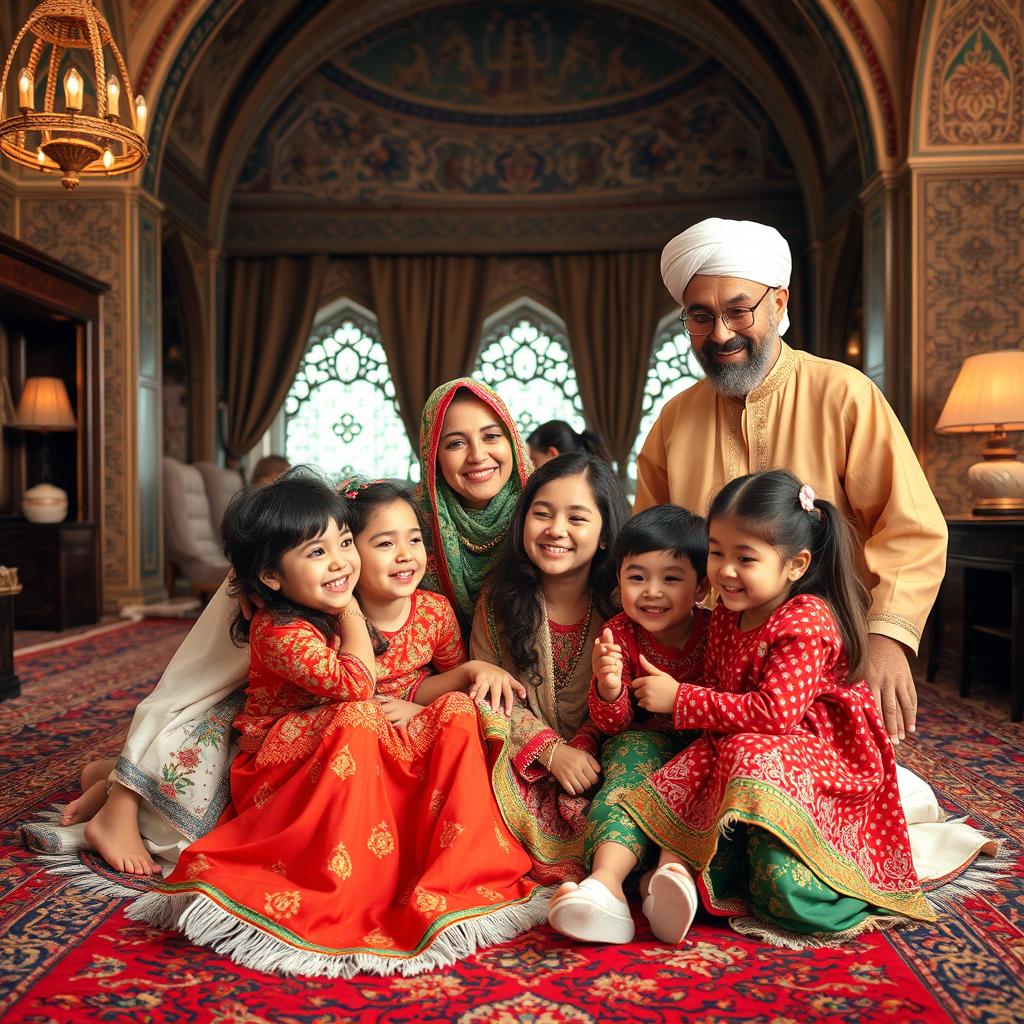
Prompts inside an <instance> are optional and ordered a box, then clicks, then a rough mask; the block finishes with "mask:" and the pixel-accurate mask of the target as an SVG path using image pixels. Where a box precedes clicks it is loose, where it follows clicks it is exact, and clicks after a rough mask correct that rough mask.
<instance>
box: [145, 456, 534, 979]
mask: <svg viewBox="0 0 1024 1024" xmlns="http://www.w3.org/2000/svg"><path fill="white" fill-rule="evenodd" d="M348 516H349V510H348V508H347V504H346V501H345V499H344V498H343V497H341V496H339V495H338V494H337V492H336V491H335V490H334V489H333V488H331V487H330V486H328V485H327V484H325V483H323V482H322V481H320V480H318V479H316V478H311V477H310V476H309V475H306V474H302V473H295V472H292V473H289V474H286V475H285V476H284V477H282V478H281V479H280V480H278V481H277V482H275V483H273V484H270V485H268V486H266V487H262V488H257V489H248V490H246V491H244V492H242V493H241V494H240V495H238V496H237V497H236V498H235V499H234V500H233V501H232V504H231V505H230V506H229V509H228V512H227V514H226V516H225V525H224V535H225V550H226V552H227V554H228V556H229V559H230V561H231V562H232V565H233V567H234V571H235V575H236V579H237V588H238V590H239V591H240V592H244V593H245V594H247V595H249V596H251V597H258V598H259V600H260V601H261V602H262V608H261V609H260V610H259V611H258V612H257V613H256V615H255V616H254V617H253V620H252V622H251V623H247V622H246V621H245V619H244V617H242V615H241V614H240V613H239V614H238V615H237V616H236V618H235V620H234V624H233V626H234V634H235V637H236V639H237V640H239V641H241V640H243V639H245V638H246V637H247V638H248V641H249V647H250V671H249V684H248V688H247V690H246V696H245V704H244V706H243V708H242V711H241V713H240V714H239V715H238V716H237V718H236V720H235V726H236V728H237V729H238V730H239V731H240V732H241V735H242V742H241V750H240V752H239V754H238V756H237V757H236V758H235V760H234V762H233V763H232V766H231V803H230V805H229V806H228V808H227V809H226V810H225V812H224V814H223V815H222V817H221V820H220V822H219V823H218V825H217V826H216V827H215V828H214V829H213V831H211V832H210V833H209V834H208V835H206V836H204V837H203V838H201V839H199V840H198V841H197V842H195V843H193V844H192V845H191V846H189V847H187V848H186V849H185V851H184V852H183V853H182V855H181V858H180V860H179V861H178V866H177V867H176V869H175V870H174V872H173V873H172V874H171V875H170V876H169V877H168V878H167V879H166V880H164V881H163V882H162V883H160V884H159V885H158V887H157V888H156V890H155V891H153V892H151V893H149V894H147V895H146V896H143V897H142V898H140V899H139V900H138V901H136V903H135V904H134V905H133V906H132V907H131V908H130V909H129V916H131V917H133V918H135V919H137V920H145V921H149V922H150V923H153V924H157V925H161V926H164V927H172V928H177V929H179V930H181V931H182V932H184V933H185V934H186V935H187V936H188V937H189V938H190V939H192V940H193V941H194V942H198V943H202V944H205V945H209V946H211V947H212V948H213V949H215V950H217V951H218V952H222V953H226V954H228V955H229V956H231V957H232V959H234V960H235V961H236V962H237V963H241V964H244V965H246V966H248V967H252V968H255V969H257V970H264V971H277V972H280V973H286V974H314V975H327V976H331V977H351V976H352V975H353V974H355V973H357V972H360V971H362V972H368V973H374V974H392V973H401V974H415V973H418V972H420V971H424V970H429V969H434V968H437V967H440V966H444V965H446V964H450V963H452V962H453V961H455V960H456V959H458V958H460V957H462V956H466V955H468V954H470V953H472V952H473V951H474V950H475V949H476V948H478V947H479V946H481V945H487V944H489V943H492V942H501V941H504V940H506V939H509V938H511V937H512V936H514V935H517V934H519V933H520V932H522V931H523V930H525V929H526V928H528V927H530V926H531V925H532V924H534V923H536V922H538V921H539V920H543V917H544V906H543V902H544V894H543V892H538V891H537V890H536V888H535V886H534V884H533V883H531V882H528V881H526V880H525V878H524V876H525V874H526V872H527V871H528V870H529V868H530V860H529V858H528V857H527V856H526V854H525V853H524V852H523V850H522V849H521V848H520V847H519V845H518V844H517V843H516V842H515V840H514V839H513V838H512V836H511V835H510V834H509V832H508V830H507V829H506V827H505V826H504V824H503V822H502V820H501V815H500V813H499V812H498V809H497V807H496V805H495V803H494V801H493V798H492V797H491V795H490V789H489V786H488V784H487V767H486V763H485V760H484V751H483V745H482V742H481V735H480V726H479V721H478V717H477V713H476V708H475V706H474V705H473V703H472V702H471V701H470V699H469V698H468V696H467V695H466V694H464V693H455V692H450V693H445V694H443V695H441V696H440V697H439V698H438V699H437V700H435V701H434V702H433V703H432V704H431V705H430V707H429V708H425V709H424V710H423V711H421V712H420V713H419V714H417V715H416V717H415V718H414V719H413V720H411V721H410V722H409V723H408V725H407V727H405V728H402V729H396V728H395V727H394V726H393V725H391V723H389V722H388V720H387V718H386V717H385V714H384V712H383V710H382V707H381V705H380V704H379V703H378V702H376V701H375V700H373V699H372V698H373V696H374V688H375V684H374V674H373V665H374V651H373V648H372V646H371V639H370V631H369V630H368V627H367V623H366V620H365V618H364V616H363V612H362V610H361V609H360V607H359V605H358V602H357V599H356V598H355V597H354V596H353V589H354V587H355V584H356V582H357V580H358V578H359V569H360V559H359V555H358V552H357V550H356V547H355V544H354V542H353V538H352V533H351V530H350V529H349V526H348Z"/></svg>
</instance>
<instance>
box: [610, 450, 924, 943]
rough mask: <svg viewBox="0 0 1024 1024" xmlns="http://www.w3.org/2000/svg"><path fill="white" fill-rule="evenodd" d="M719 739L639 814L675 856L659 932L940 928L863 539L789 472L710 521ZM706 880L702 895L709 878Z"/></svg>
mask: <svg viewBox="0 0 1024 1024" xmlns="http://www.w3.org/2000/svg"><path fill="white" fill-rule="evenodd" d="M708 535H709V551H708V576H709V579H710V581H711V583H712V585H713V586H715V587H716V588H717V590H718V593H719V595H720V603H719V604H718V606H717V607H716V608H715V610H714V612H713V613H712V618H711V625H710V630H709V635H708V643H707V654H706V658H705V670H704V675H705V678H704V684H705V685H704V686H699V685H693V684H689V683H682V684H680V685H679V686H678V691H677V695H676V698H675V706H674V710H673V718H674V721H675V726H676V728H677V729H692V728H701V729H704V730H705V732H704V734H703V735H702V736H701V737H700V739H698V740H697V741H696V742H695V743H693V744H691V745H690V746H689V747H687V748H686V750H684V751H683V752H682V753H681V754H679V755H678V756H677V757H676V758H674V759H673V760H672V761H670V762H669V763H668V764H667V765H665V767H663V768H662V769H660V770H659V771H657V772H655V773H654V774H653V775H651V777H650V778H649V779H648V781H647V782H645V783H643V784H642V785H640V786H639V787H637V788H636V789H634V790H632V791H630V792H628V793H627V794H626V795H625V796H624V797H623V798H622V801H621V803H622V806H623V807H624V808H625V810H626V811H627V812H628V813H629V814H630V815H631V816H632V817H633V818H634V819H635V820H636V821H637V823H638V824H639V825H640V827H641V828H643V830H644V831H645V832H646V833H647V834H648V835H649V836H650V837H651V838H652V839H653V840H654V841H655V842H656V843H657V844H658V845H659V846H660V847H661V851H662V852H661V857H660V862H659V867H658V870H657V871H656V872H655V875H654V879H653V880H652V883H651V897H650V899H651V901H652V906H651V907H649V908H648V918H649V919H650V921H651V927H652V930H653V931H654V933H655V935H656V936H657V937H658V938H660V939H662V940H663V941H665V942H671V943H677V942H680V941H682V939H683V937H684V936H685V935H686V932H687V930H688V928H689V926H690V923H691V921H692V920H693V916H694V912H695V910H696V907H697V903H698V892H699V896H700V899H702V900H703V903H704V905H705V906H706V907H707V909H708V910H709V911H710V912H711V913H712V914H718V915H724V916H729V917H730V918H731V923H732V924H733V926H734V927H735V928H736V930H737V931H741V932H744V933H746V934H753V935H760V936H762V937H764V938H766V939H767V940H768V941H774V942H776V943H778V944H782V945H804V944H815V943H834V942H836V941H839V940H841V939H842V938H844V937H846V936H849V935H853V934H856V933H857V932H859V931H862V930H864V929H867V928H872V927H884V926H886V925H891V924H895V923H899V922H901V921H906V920H907V919H917V920H923V921H929V920H934V916H935V915H934V912H933V911H932V909H931V906H930V905H929V903H928V901H927V900H926V899H925V897H924V895H923V893H922V892H921V889H920V886H919V884H918V879H917V876H916V874H915V873H914V867H913V863H912V861H911V854H910V841H909V838H908V836H907V825H906V819H905V817H904V814H903V809H902V807H901V805H900V797H899V792H898V790H897V785H896V760H895V757H894V755H893V749H892V744H891V743H890V741H889V738H888V735H887V734H886V731H885V727H884V726H883V724H882V720H881V718H880V717H879V714H878V711H877V709H876V707H875V702H874V700H873V698H872V696H871V693H870V692H869V690H868V688H867V686H866V685H865V683H864V682H863V681H861V680H860V669H861V666H862V663H863V659H864V657H865V652H866V647H867V621H866V610H867V592H866V590H865V588H864V586H863V584H862V582H861V581H860V577H859V575H858V573H857V557H858V555H857V551H856V549H855V543H854V536H853V531H852V528H851V527H850V525H849V524H848V523H847V522H846V520H845V519H844V518H843V516H842V514H841V513H840V512H839V511H838V510H837V509H836V508H835V506H834V505H832V504H830V503H829V502H827V501H823V500H820V499H816V498H815V496H814V492H813V490H812V489H811V488H810V487H809V486H807V485H803V486H801V483H800V481H799V480H797V479H796V477H794V476H793V475H792V474H791V473H789V472H787V471H785V470H772V471H770V472H765V473H755V474H752V475H749V476H744V477H740V478H738V479H736V480H733V481H732V482H731V483H729V484H727V485H726V486H725V487H724V488H723V489H722V491H721V492H720V493H719V495H718V496H717V498H716V499H715V501H714V502H713V504H712V506H711V510H710V512H709V514H708ZM693 873H696V874H697V879H696V882H697V884H695V879H694V874H693Z"/></svg>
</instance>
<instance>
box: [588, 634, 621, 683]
mask: <svg viewBox="0 0 1024 1024" xmlns="http://www.w3.org/2000/svg"><path fill="white" fill-rule="evenodd" d="M590 667H591V668H592V669H593V672H594V675H595V676H596V677H597V692H598V695H599V696H600V698H601V700H607V701H613V700H617V699H618V696H619V694H620V693H622V648H621V647H620V646H619V645H618V644H617V643H616V642H615V639H614V637H613V636H612V631H611V630H610V629H608V628H607V627H605V628H604V629H602V630H601V635H600V636H599V637H598V638H597V639H596V640H595V641H594V650H593V653H592V654H591V656H590Z"/></svg>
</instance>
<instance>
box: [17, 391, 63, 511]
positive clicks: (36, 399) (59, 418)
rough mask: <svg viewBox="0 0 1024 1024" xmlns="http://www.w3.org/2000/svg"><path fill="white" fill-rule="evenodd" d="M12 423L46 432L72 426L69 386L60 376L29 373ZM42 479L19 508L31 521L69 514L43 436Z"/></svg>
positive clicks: (23, 428)
mask: <svg viewBox="0 0 1024 1024" xmlns="http://www.w3.org/2000/svg"><path fill="white" fill-rule="evenodd" d="M14 426H17V427H20V428H21V429H22V430H37V431H39V432H40V433H41V434H43V435H46V434H49V433H50V432H51V431H54V430H74V429H75V428H76V427H77V426H78V423H77V422H76V420H75V414H74V412H73V411H72V409H71V402H70V401H69V399H68V390H67V388H66V387H64V381H62V380H61V379H60V378H59V377H29V378H28V379H27V380H26V381H25V387H24V388H23V390H22V392H21V400H20V401H19V402H18V410H17V412H16V413H15V418H14ZM40 462H41V466H40V476H41V478H42V479H41V481H40V482H39V483H38V484H36V486H35V487H30V488H29V489H28V490H27V491H26V492H25V495H24V497H23V499H22V503H21V511H22V514H23V515H24V516H25V518H26V519H27V520H28V521H29V522H31V523H59V522H62V521H63V520H64V518H65V517H66V516H67V514H68V496H67V492H66V491H63V490H62V489H61V488H60V487H57V486H56V485H55V484H53V483H52V482H51V481H50V449H49V445H48V444H47V440H46V437H45V436H44V437H43V439H42V445H41V454H40Z"/></svg>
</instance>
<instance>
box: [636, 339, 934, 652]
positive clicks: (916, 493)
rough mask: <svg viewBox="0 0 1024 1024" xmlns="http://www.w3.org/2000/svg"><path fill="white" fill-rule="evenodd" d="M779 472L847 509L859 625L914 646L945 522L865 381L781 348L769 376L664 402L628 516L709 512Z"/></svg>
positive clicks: (899, 431)
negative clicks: (736, 487)
mask: <svg viewBox="0 0 1024 1024" xmlns="http://www.w3.org/2000/svg"><path fill="white" fill-rule="evenodd" d="M776 468H786V469H789V470H791V471H792V472H793V473H795V474H796V476H798V477H799V478H800V480H801V481H802V482H803V483H807V484H810V485H811V486H812V487H813V488H814V490H815V491H816V492H817V494H818V496H819V497H821V498H826V499H828V500H829V501H831V502H832V503H833V504H835V505H836V506H837V507H838V508H840V509H842V510H843V511H844V512H846V513H848V514H849V515H850V516H851V518H852V520H853V523H854V526H855V527H856V529H857V531H858V532H859V534H860V536H861V537H862V538H863V541H864V566H863V567H862V568H863V569H864V572H865V579H866V581H867V584H868V587H869V588H870V590H871V608H870V612H869V617H868V628H869V630H870V631H871V632H872V633H882V634H884V635H886V636H889V637H892V638H893V639H894V640H898V641H900V642H901V643H903V644H906V645H907V646H908V647H909V648H911V649H912V650H914V651H916V650H917V647H918V643H919V642H920V639H921V631H922V630H923V628H924V623H925V619H926V618H927V617H928V612H929V610H930V609H931V606H932V603H933V601H934V600H935V595H936V594H937V593H938V589H939V584H940V583H941V581H942V576H943V573H944V571H945V565H946V523H945V520H944V519H943V517H942V512H941V511H940V510H939V506H938V503H937V502H936V500H935V496H934V495H933V494H932V492H931V488H930V487H929V486H928V481H927V479H926V478H925V475H924V472H923V471H922V469H921V466H920V464H919V463H918V461H917V458H916V456H915V455H914V451H913V449H912V448H911V447H910V442H909V441H908V440H907V436H906V434H905V433H904V431H903V427H902V426H901V425H900V422H899V420H897V418H896V416H895V414H894V413H893V411H892V409H890V408H889V405H888V403H887V402H886V400H885V398H884V397H883V396H882V393H881V392H880V391H879V390H878V388H877V387H876V386H875V384H874V383H873V382H872V381H871V380H869V379H868V378H867V377H865V376H864V375H863V374H862V373H860V372H858V371H857V370H854V369H853V368H852V367H849V366H846V365H844V364H843V363H837V362H834V361H832V360H830V359H820V358H818V357H817V356H813V355H810V354H809V353H807V352H798V351H796V350H795V349H792V348H790V347H789V346H788V345H787V344H786V343H785V342H783V343H782V351H781V353H780V355H779V358H778V360H777V361H776V363H775V366H774V367H773V368H772V370H771V372H770V373H769V374H768V376H767V377H766V378H765V379H764V380H763V381H762V382H761V383H760V384H759V385H758V386H757V387H756V388H755V389H754V390H753V391H751V392H750V394H748V395H747V396H746V398H727V397H724V396H723V395H720V394H718V393H717V392H716V391H715V390H714V389H713V388H712V387H711V386H710V385H709V384H708V383H707V382H706V381H701V382H699V383H698V384H695V385H694V386H693V387H691V388H689V389H688V390H687V391H684V392H683V393H682V394H681V395H677V396H676V397H675V398H673V399H671V400H670V401H668V402H667V403H666V404H665V408H664V409H663V410H662V413H661V415H660V416H659V417H658V420H657V422H656V423H655V424H654V426H653V428H652V429H651V432H650V434H649V435H648V436H647V440H646V441H645V442H644V446H643V450H642V451H641V453H640V458H639V461H638V463H637V476H638V486H637V495H636V503H635V504H634V506H633V510H634V512H639V511H640V510H641V509H644V508H647V507H648V506H650V505H657V504H661V503H664V502H674V503H676V504H678V505H683V506H685V507H686V508H688V509H690V510H691V511H694V512H699V513H700V514H701V515H705V514H707V511H708V507H709V505H710V504H711V500H712V499H713V498H714V496H715V494H716V493H717V492H718V491H719V490H720V488H721V487H722V486H723V485H724V484H725V483H727V482H728V481H729V480H732V479H734V478H735V477H737V476H742V475H743V474H745V473H756V472H760V471H761V470H765V469H776Z"/></svg>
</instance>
